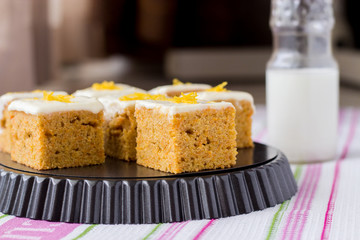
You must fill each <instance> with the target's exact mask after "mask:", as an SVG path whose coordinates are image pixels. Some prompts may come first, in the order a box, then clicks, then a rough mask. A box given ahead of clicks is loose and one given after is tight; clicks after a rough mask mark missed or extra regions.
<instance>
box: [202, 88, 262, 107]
mask: <svg viewBox="0 0 360 240" xmlns="http://www.w3.org/2000/svg"><path fill="white" fill-rule="evenodd" d="M197 99H199V100H204V101H229V100H236V101H242V100H246V101H249V102H250V103H251V105H252V107H253V108H255V107H254V99H253V97H252V96H251V94H250V93H247V92H241V91H226V92H199V93H198V97H197Z"/></svg>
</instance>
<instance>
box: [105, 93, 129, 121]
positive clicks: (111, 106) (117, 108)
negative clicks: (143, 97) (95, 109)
mask: <svg viewBox="0 0 360 240" xmlns="http://www.w3.org/2000/svg"><path fill="white" fill-rule="evenodd" d="M99 101H100V102H101V103H102V104H103V105H104V117H105V119H106V120H110V119H112V118H113V117H114V116H115V115H116V114H117V113H123V112H124V111H125V109H126V108H127V107H130V106H135V103H136V101H120V100H119V98H118V97H114V96H109V97H101V98H99Z"/></svg>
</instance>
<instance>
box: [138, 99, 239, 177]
mask: <svg viewBox="0 0 360 240" xmlns="http://www.w3.org/2000/svg"><path fill="white" fill-rule="evenodd" d="M135 116H136V122H137V140H136V142H137V146H136V150H137V163H138V164H140V165H142V166H145V167H150V168H153V169H157V170H161V171H164V172H171V173H182V172H197V171H200V170H204V169H216V168H226V167H230V166H233V165H234V164H235V163H236V154H237V150H236V131H235V108H234V106H233V105H232V104H231V103H228V102H214V103H199V102H197V100H196V93H191V94H188V95H182V96H181V97H175V98H174V99H173V100H171V101H153V100H144V101H137V102H136V105H135Z"/></svg>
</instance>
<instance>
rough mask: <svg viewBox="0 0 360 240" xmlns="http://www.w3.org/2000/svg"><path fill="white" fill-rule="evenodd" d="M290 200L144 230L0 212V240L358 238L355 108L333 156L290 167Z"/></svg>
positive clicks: (259, 131) (359, 130)
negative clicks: (294, 187) (237, 213)
mask: <svg viewBox="0 0 360 240" xmlns="http://www.w3.org/2000/svg"><path fill="white" fill-rule="evenodd" d="M253 127H254V129H253V133H254V139H255V141H259V142H265V143H266V136H267V131H266V128H265V108H264V107H262V106H258V107H257V113H256V115H255V119H254V124H253ZM292 169H293V171H294V176H295V179H296V181H297V182H298V185H299V191H298V193H297V194H296V196H295V197H293V198H292V199H291V200H288V201H286V202H284V203H282V204H279V205H277V206H275V207H273V208H268V209H265V210H263V211H259V212H253V213H250V214H247V215H240V216H235V217H230V218H225V219H212V220H203V221H187V222H180V223H171V224H149V225H87V224H66V223H53V222H46V221H35V220H29V219H22V218H16V217H13V216H8V215H3V214H1V213H0V240H1V239H158V240H167V239H222V240H224V239H358V238H359V236H360V227H359V226H360V217H359V215H360V204H359V203H360V190H359V188H358V187H357V184H358V183H360V174H359V169H360V109H359V108H345V109H342V110H341V114H340V121H339V139H338V148H337V157H336V159H334V160H333V161H329V162H324V163H318V164H309V165H293V166H292Z"/></svg>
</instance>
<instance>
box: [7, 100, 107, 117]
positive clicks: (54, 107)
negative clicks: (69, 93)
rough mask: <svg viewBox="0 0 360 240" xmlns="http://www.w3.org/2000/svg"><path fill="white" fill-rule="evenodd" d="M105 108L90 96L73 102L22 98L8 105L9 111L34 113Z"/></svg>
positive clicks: (93, 110) (94, 110)
mask: <svg viewBox="0 0 360 240" xmlns="http://www.w3.org/2000/svg"><path fill="white" fill-rule="evenodd" d="M103 109H104V107H103V105H102V104H101V103H100V102H99V101H98V100H97V99H96V98H88V97H75V98H72V99H71V103H65V102H59V101H46V100H42V99H21V100H15V101H12V102H11V103H10V104H9V106H8V110H9V111H21V112H25V113H27V114H32V115H37V114H48V113H53V112H64V111H81V110H84V111H90V112H92V113H95V114H96V113H99V112H100V111H102V110H103Z"/></svg>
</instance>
